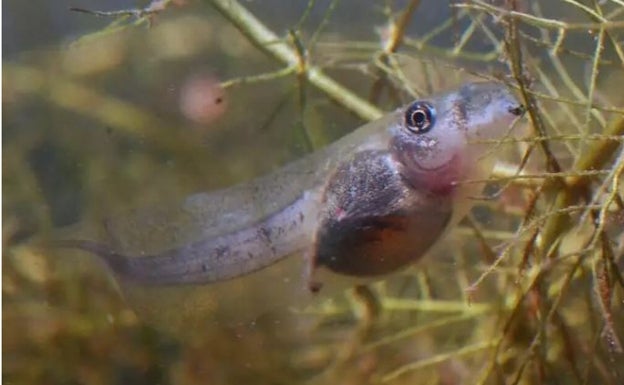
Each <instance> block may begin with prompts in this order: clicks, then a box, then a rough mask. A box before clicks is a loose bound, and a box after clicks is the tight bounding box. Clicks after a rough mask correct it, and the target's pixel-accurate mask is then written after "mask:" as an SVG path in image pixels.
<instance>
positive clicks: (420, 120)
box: [413, 110, 427, 127]
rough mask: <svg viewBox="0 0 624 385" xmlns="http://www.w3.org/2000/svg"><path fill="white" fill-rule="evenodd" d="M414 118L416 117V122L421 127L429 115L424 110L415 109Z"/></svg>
mask: <svg viewBox="0 0 624 385" xmlns="http://www.w3.org/2000/svg"><path fill="white" fill-rule="evenodd" d="M413 119H414V124H415V125H416V126H418V127H420V126H422V125H423V123H425V121H426V120H427V116H426V114H425V113H424V112H423V111H422V110H418V111H414V115H413Z"/></svg>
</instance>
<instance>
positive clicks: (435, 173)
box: [58, 83, 523, 285]
mask: <svg viewBox="0 0 624 385" xmlns="http://www.w3.org/2000/svg"><path fill="white" fill-rule="evenodd" d="M522 110H523V109H522V106H521V105H520V104H519V103H518V101H517V100H516V99H515V98H514V96H513V95H512V94H511V93H510V92H509V91H508V90H507V88H506V87H505V86H503V85H500V84H497V83H469V84H466V85H464V86H462V87H461V88H459V89H457V90H453V91H450V92H447V93H444V94H440V95H434V96H431V97H429V98H425V99H423V100H419V101H415V102H412V103H410V104H408V105H406V106H404V107H402V108H399V109H397V110H395V111H393V112H391V113H389V114H387V115H386V116H384V117H382V118H380V119H379V120H377V121H374V122H371V123H368V124H366V125H364V126H362V127H360V128H359V129H357V130H355V131H354V132H352V133H351V134H349V135H347V136H345V137H344V138H342V139H340V140H339V141H337V142H335V143H333V144H331V145H330V146H328V147H326V148H323V149H321V150H319V151H317V152H315V153H313V154H310V155H308V156H307V157H304V158H302V159H300V160H298V161H295V162H293V163H291V164H289V165H286V166H284V167H283V168H281V169H280V170H277V171H276V172H274V173H272V174H269V175H267V176H264V177H261V178H257V179H254V180H252V181H249V182H246V183H243V184H240V185H236V186H233V187H230V188H228V189H224V190H218V191H212V192H208V193H199V194H195V195H193V196H190V197H188V198H186V199H185V200H183V201H182V202H180V203H179V204H177V205H172V206H170V207H158V208H155V209H152V210H147V211H144V212H142V213H135V214H133V215H129V216H128V217H127V218H122V219H113V220H111V221H110V222H109V223H110V228H111V229H116V230H117V233H118V234H120V235H122V236H123V237H125V238H126V239H127V241H126V242H117V243H116V244H111V245H109V244H104V243H101V242H95V241H87V240H65V241H60V242H58V246H61V247H71V248H78V249H82V250H86V251H89V252H91V253H94V254H96V255H98V256H100V257H101V258H102V259H104V260H105V261H106V262H107V263H108V265H109V266H110V267H111V269H112V270H113V271H114V272H115V274H116V275H118V276H119V277H122V278H123V279H127V280H131V281H134V282H138V283H141V284H148V285H179V284H206V283H211V282H217V281H223V280H227V279H232V278H235V277H239V276H242V275H245V274H249V273H252V272H254V271H257V270H260V269H263V268H265V267H267V266H270V265H272V264H274V263H276V262H278V261H279V260H281V259H283V258H286V257H288V256H296V255H298V256H301V255H303V256H305V257H306V258H308V259H309V264H308V266H310V271H309V272H308V273H309V276H311V275H312V274H313V273H314V270H315V269H317V268H321V267H322V268H326V269H328V270H330V271H332V272H334V273H338V274H342V275H350V276H356V277H370V276H381V275H385V274H388V273H392V272H394V271H397V270H398V269H400V268H402V267H405V266H407V265H409V264H410V263H412V262H415V261H417V260H418V259H420V258H421V257H422V256H423V255H424V254H425V253H426V252H427V251H428V250H429V249H430V248H431V246H432V245H433V244H434V243H435V242H436V241H438V240H439V239H440V237H441V236H442V235H443V233H444V232H445V231H446V229H447V228H448V227H449V226H452V225H453V224H454V223H456V222H457V221H458V220H459V219H461V216H463V215H464V214H465V212H466V211H467V210H468V209H469V206H470V205H471V203H470V202H471V199H470V198H469V197H471V196H473V195H474V194H478V193H479V190H476V191H475V190H474V188H472V189H471V188H470V187H468V186H470V185H468V184H462V181H465V180H468V179H474V178H484V177H487V175H488V173H489V172H490V170H491V166H492V164H491V163H487V162H484V161H482V159H481V157H482V156H483V154H484V153H485V152H487V150H488V149H489V148H491V144H490V145H487V144H484V143H483V142H481V143H478V142H479V141H483V140H488V139H496V138H501V137H502V136H504V135H505V134H506V133H507V131H508V129H509V127H510V125H511V124H512V122H513V121H514V120H515V119H516V118H518V116H519V115H521V114H522ZM111 238H120V237H111Z"/></svg>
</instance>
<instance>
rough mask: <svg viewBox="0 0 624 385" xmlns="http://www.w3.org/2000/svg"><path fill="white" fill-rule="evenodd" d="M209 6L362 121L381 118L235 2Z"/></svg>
mask: <svg viewBox="0 0 624 385" xmlns="http://www.w3.org/2000/svg"><path fill="white" fill-rule="evenodd" d="M210 3H211V4H212V5H213V6H214V7H215V8H216V9H217V10H218V11H219V12H221V14H222V15H223V16H224V17H226V18H227V19H228V20H229V21H230V22H231V23H232V24H233V25H234V26H235V27H236V28H237V29H238V30H239V31H240V32H241V33H242V34H243V35H245V36H246V37H247V39H249V41H250V42H251V43H253V44H254V45H255V46H256V47H258V48H259V49H260V50H262V51H263V52H264V53H266V54H267V55H269V56H271V57H273V58H275V59H276V60H277V61H279V62H281V63H282V64H284V65H286V66H288V67H295V68H297V71H298V72H299V73H300V74H301V75H302V76H304V77H305V78H306V79H307V81H308V82H310V84H312V85H314V86H315V87H316V88H318V89H319V90H321V91H323V92H324V93H325V94H327V95H328V96H329V97H330V98H331V99H333V100H334V101H336V102H337V103H338V104H340V105H341V106H343V107H345V108H346V109H348V110H349V111H351V112H353V113H354V114H356V115H357V116H359V117H360V118H362V119H365V120H374V119H377V118H379V117H380V116H381V115H382V111H380V110H379V109H378V108H377V107H375V106H373V105H372V104H370V103H368V102H366V101H365V100H364V99H362V98H360V97H359V96H357V95H356V94H354V93H353V92H352V91H351V90H349V89H347V88H346V87H344V86H342V85H341V84H339V83H337V82H336V81H335V80H333V79H332V78H330V77H329V76H327V75H326V74H325V73H324V72H323V71H322V70H321V69H320V68H318V67H315V66H312V65H309V64H308V63H302V60H301V57H300V55H299V54H297V51H296V50H295V49H293V48H292V47H291V46H290V44H288V42H287V41H286V40H285V39H283V38H280V37H279V36H277V35H276V34H275V33H274V32H273V31H271V30H270V29H269V28H268V27H267V26H265V25H264V24H263V23H262V22H261V21H260V20H258V19H257V18H256V17H255V16H254V15H253V14H252V13H251V12H249V11H248V10H247V9H246V8H245V7H243V6H242V5H240V4H239V3H238V2H237V1H235V0H210Z"/></svg>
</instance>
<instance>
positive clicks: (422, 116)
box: [405, 102, 435, 134]
mask: <svg viewBox="0 0 624 385" xmlns="http://www.w3.org/2000/svg"><path fill="white" fill-rule="evenodd" d="M434 123H435V108H433V106H432V105H431V104H429V103H427V102H414V103H412V105H410V106H409V107H408V108H407V110H406V111H405V126H406V127H407V128H408V130H410V131H412V132H414V133H417V134H423V133H425V132H427V131H429V130H430V129H431V128H432V127H433V125H434Z"/></svg>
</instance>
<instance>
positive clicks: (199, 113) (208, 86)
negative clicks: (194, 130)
mask: <svg viewBox="0 0 624 385" xmlns="http://www.w3.org/2000/svg"><path fill="white" fill-rule="evenodd" d="M179 103H180V110H181V111H182V114H184V116H185V117H186V118H187V119H190V120H192V121H193V122H195V123H198V124H201V125H209V124H211V123H214V122H215V121H216V120H217V119H218V118H219V117H221V115H223V114H224V113H225V110H226V108H227V105H226V101H225V91H224V90H223V88H221V85H220V83H219V81H218V80H217V79H216V78H215V77H213V76H210V75H196V76H192V77H191V78H189V79H188V80H187V81H186V82H184V84H183V85H182V88H181V89H180V102H179Z"/></svg>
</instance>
